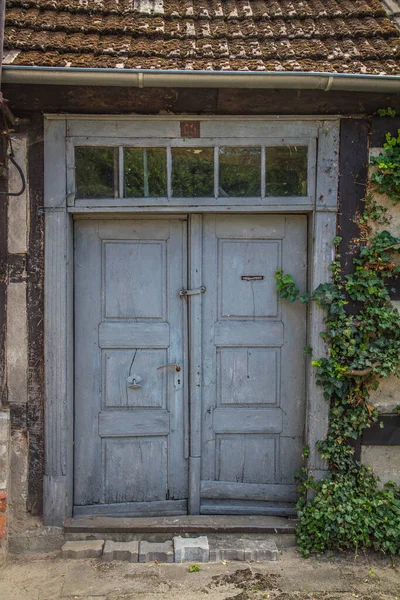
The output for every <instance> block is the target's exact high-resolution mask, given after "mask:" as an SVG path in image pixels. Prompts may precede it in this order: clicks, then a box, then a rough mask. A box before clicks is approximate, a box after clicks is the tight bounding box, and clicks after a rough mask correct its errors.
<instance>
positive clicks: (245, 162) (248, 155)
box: [218, 148, 261, 198]
mask: <svg viewBox="0 0 400 600" xmlns="http://www.w3.org/2000/svg"><path fill="white" fill-rule="evenodd" d="M218 195H219V196H220V197H223V198H227V197H229V196H261V148H220V149H219V190H218Z"/></svg>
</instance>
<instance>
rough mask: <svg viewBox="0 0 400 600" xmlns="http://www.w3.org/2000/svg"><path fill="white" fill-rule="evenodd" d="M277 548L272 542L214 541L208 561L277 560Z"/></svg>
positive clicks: (244, 540)
mask: <svg viewBox="0 0 400 600" xmlns="http://www.w3.org/2000/svg"><path fill="white" fill-rule="evenodd" d="M277 559H278V548H277V545H276V543H275V541H274V540H271V539H267V540H264V539H263V540H247V539H228V540H221V539H219V540H216V541H215V542H214V543H212V546H211V549H210V561H211V562H220V561H221V560H248V561H261V560H277Z"/></svg>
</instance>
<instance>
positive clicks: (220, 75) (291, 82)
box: [3, 65, 400, 94]
mask: <svg viewBox="0 0 400 600" xmlns="http://www.w3.org/2000/svg"><path fill="white" fill-rule="evenodd" d="M3 81H4V83H10V84H21V85H29V84H36V85H68V86H70V85H81V86H88V85H90V86H122V87H124V86H126V87H137V88H145V87H146V88H147V87H178V88H248V89H309V90H322V91H326V92H329V91H330V90H333V91H353V92H357V91H358V92H381V93H393V94H395V93H400V76H396V75H393V76H391V75H361V74H358V75H357V74H356V75H352V74H342V73H317V72H315V73H312V72H310V73H306V72H299V73H297V72H287V71H284V72H275V71H274V72H266V71H239V72H238V71H174V70H170V71H162V70H158V69H148V70H145V69H96V68H71V67H24V66H17V65H16V66H14V65H5V66H4V69H3Z"/></svg>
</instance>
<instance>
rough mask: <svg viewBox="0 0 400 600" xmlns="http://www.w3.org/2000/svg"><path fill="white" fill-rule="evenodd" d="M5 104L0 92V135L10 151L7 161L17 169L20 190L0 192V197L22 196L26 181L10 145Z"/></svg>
mask: <svg viewBox="0 0 400 600" xmlns="http://www.w3.org/2000/svg"><path fill="white" fill-rule="evenodd" d="M5 102H6V100H5V99H4V98H3V96H2V94H1V92H0V110H1V114H2V117H3V124H4V128H3V131H2V132H1V133H3V134H4V135H5V136H6V138H7V145H8V147H9V149H10V151H9V153H8V155H7V152H6V155H7V157H8V159H9V160H10V162H11V163H12V164H13V165H14V167H15V168H16V169H17V171H18V173H19V175H20V177H21V185H22V187H21V189H20V190H19V192H0V196H14V197H15V196H22V194H23V193H24V192H25V190H26V180H25V175H24V172H23V170H22V169H21V167H20V165H19V164H18V163H17V161H16V160H15V154H14V148H13V145H12V140H11V134H10V130H9V128H8V125H7V117H6V115H5V111H4V103H5Z"/></svg>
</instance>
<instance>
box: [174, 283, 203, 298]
mask: <svg viewBox="0 0 400 600" xmlns="http://www.w3.org/2000/svg"><path fill="white" fill-rule="evenodd" d="M205 291H206V288H205V286H204V285H203V286H202V287H200V288H196V289H194V290H181V291H180V292H179V295H180V297H181V298H186V297H187V296H196V294H204V292H205Z"/></svg>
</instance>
